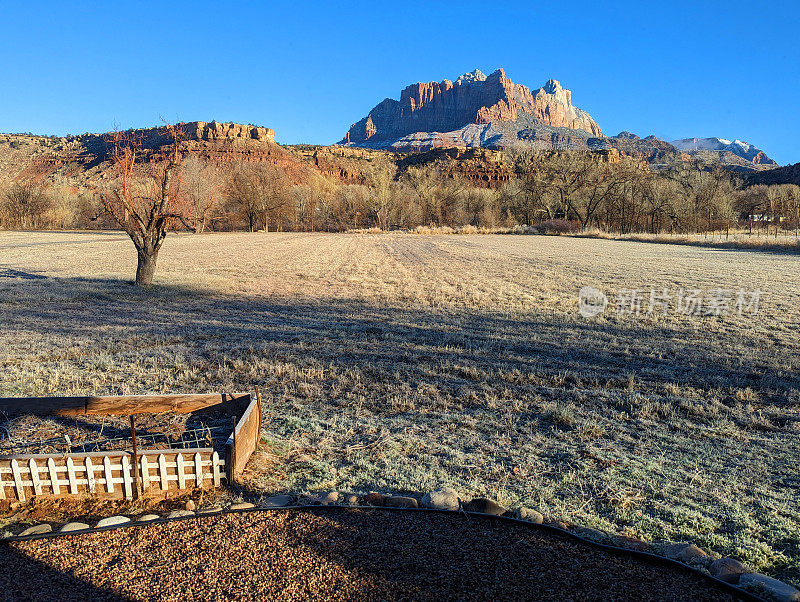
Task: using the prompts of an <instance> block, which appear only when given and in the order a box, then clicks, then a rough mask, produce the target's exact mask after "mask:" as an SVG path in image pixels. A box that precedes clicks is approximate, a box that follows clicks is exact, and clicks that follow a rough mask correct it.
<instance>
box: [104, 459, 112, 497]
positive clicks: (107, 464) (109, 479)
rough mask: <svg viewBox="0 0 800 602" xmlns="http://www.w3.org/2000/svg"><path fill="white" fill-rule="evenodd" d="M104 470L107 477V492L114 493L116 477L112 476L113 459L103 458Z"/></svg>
mask: <svg viewBox="0 0 800 602" xmlns="http://www.w3.org/2000/svg"><path fill="white" fill-rule="evenodd" d="M103 469H104V472H105V476H106V491H107V492H108V493H114V477H113V476H112V474H111V458H109V457H108V456H103Z"/></svg>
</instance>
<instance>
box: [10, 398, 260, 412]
mask: <svg viewBox="0 0 800 602" xmlns="http://www.w3.org/2000/svg"><path fill="white" fill-rule="evenodd" d="M249 395H250V394H249V393H233V394H228V393H203V394H185V395H118V396H105V397H3V398H0V413H5V414H7V415H9V416H11V415H20V414H34V415H37V416H81V415H86V414H95V415H106V416H112V415H120V416H128V415H131V414H157V413H160V412H176V413H189V412H196V411H199V410H204V409H207V408H211V407H215V406H220V405H224V404H231V405H233V406H234V407H235V406H236V405H237V404H236V402H242V401H245V400H247V399H249Z"/></svg>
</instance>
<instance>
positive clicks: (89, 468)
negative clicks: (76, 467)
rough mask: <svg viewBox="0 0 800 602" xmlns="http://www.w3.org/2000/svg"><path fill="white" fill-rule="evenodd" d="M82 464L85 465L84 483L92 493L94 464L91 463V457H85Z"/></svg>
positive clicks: (93, 487)
mask: <svg viewBox="0 0 800 602" xmlns="http://www.w3.org/2000/svg"><path fill="white" fill-rule="evenodd" d="M83 462H84V464H83V465H84V466H85V467H86V485H87V487H88V489H89V491H90V492H91V493H94V489H95V482H94V465H93V464H92V459H91V458H88V457H87V458H86V459H85V460H84V461H83Z"/></svg>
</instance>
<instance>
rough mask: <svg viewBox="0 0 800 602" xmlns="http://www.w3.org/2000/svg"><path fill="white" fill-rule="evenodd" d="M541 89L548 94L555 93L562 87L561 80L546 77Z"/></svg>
mask: <svg viewBox="0 0 800 602" xmlns="http://www.w3.org/2000/svg"><path fill="white" fill-rule="evenodd" d="M542 89H543V90H544V91H545V92H547V93H548V94H557V93H558V92H560V91H561V90H563V89H564V88H562V87H561V82H560V81H558V80H557V79H548V80H547V83H545V85H544V86H542Z"/></svg>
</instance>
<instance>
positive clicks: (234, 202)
mask: <svg viewBox="0 0 800 602" xmlns="http://www.w3.org/2000/svg"><path fill="white" fill-rule="evenodd" d="M289 185H290V182H289V179H288V177H287V176H286V173H285V172H284V171H282V170H281V169H279V168H278V167H276V166H274V165H269V164H267V163H259V164H257V165H240V166H239V167H238V168H237V169H235V170H234V172H233V174H232V176H231V179H230V181H229V182H228V188H227V191H226V195H227V197H228V200H229V201H230V203H231V207H232V209H233V210H234V212H236V213H238V214H240V215H241V216H242V217H243V218H244V219H245V220H246V221H247V227H248V230H249V231H250V232H255V231H256V230H257V229H258V226H259V224H263V227H264V229H265V230H267V231H269V223H270V218H271V217H274V218H276V221H277V219H278V218H279V216H280V214H281V211H282V210H284V209H285V208H286V207H287V206H288V204H289Z"/></svg>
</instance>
